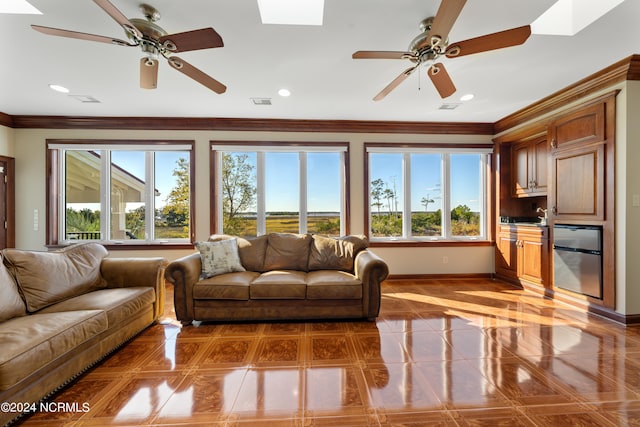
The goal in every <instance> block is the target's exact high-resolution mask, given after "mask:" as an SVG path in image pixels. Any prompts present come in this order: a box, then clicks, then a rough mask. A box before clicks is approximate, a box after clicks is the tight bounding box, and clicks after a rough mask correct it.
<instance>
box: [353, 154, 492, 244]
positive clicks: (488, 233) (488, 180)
mask: <svg viewBox="0 0 640 427" xmlns="http://www.w3.org/2000/svg"><path fill="white" fill-rule="evenodd" d="M371 153H398V154H402V162H403V176H402V180H403V183H402V184H403V185H402V190H403V193H402V201H403V205H402V207H403V209H402V215H403V218H402V219H403V222H402V224H403V225H402V230H403V233H402V236H401V237H373V235H372V232H371V212H372V209H371V206H372V205H371V200H370V196H371V194H370V193H371V169H370V159H369V154H371ZM429 153H431V154H436V153H440V154H484V155H485V156H486V158H485V162H484V165H483V166H484V167H483V168H482V169H481V174H482V180H483V182H482V183H481V189H482V191H483V200H482V202H481V209H484V217H483V218H482V219H481V221H482V223H481V229H482V230H484V235H483V236H478V237H477V238H475V237H466V236H459V237H458V236H450V229H449V230H447V233H449V235H448V236H444V237H436V238H433V237H431V236H415V237H414V236H410V235H407V231H408V230H409V231H410V229H411V223H410V220H411V217H410V215H409V216H408V217H407V210H406V207H407V206H410V204H411V202H410V198H411V193H410V191H411V186H410V185H408V186H407V185H406V179H409V180H410V175H411V169H410V165H409V167H408V168H407V169H406V170H405V168H404V162H405V161H406V159H407V158H410V157H411V155H412V154H429ZM363 157H364V161H363V165H364V183H363V184H364V191H363V195H364V203H363V206H364V231H365V234H366V236H367V238H368V239H369V242H370V245H371V246H372V247H375V246H378V247H421V246H427V247H428V246H438V247H443V246H490V245H492V235H493V230H492V228H491V227H492V225H491V224H492V223H491V221H490V218H491V216H492V211H493V205H492V202H491V201H492V200H493V191H492V189H493V184H492V182H493V181H494V175H493V173H492V163H493V145H488V144H473V143H472V144H468V143H467V144H465V143H460V144H456V143H449V144H446V143H442V144H440V143H389V142H365V143H364V149H363ZM442 167H443V170H442V171H441V173H442V174H443V177H442V181H443V182H442V183H441V185H442V186H447V187H446V191H447V198H446V199H447V200H443V204H442V212H443V218H442V219H443V221H444V220H445V215H446V216H447V218H448V219H447V222H449V221H450V211H451V209H450V208H448V206H449V205H450V201H449V199H450V182H448V181H449V172H450V162H443V166H442ZM443 191H445V188H443ZM443 199H444V196H443ZM445 212H448V213H446V214H445ZM443 227H445V225H443ZM448 228H450V227H448Z"/></svg>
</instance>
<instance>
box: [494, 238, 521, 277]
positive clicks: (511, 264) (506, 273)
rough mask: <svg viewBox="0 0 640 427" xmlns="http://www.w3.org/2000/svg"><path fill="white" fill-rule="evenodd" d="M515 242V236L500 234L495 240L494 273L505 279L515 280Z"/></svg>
mask: <svg viewBox="0 0 640 427" xmlns="http://www.w3.org/2000/svg"><path fill="white" fill-rule="evenodd" d="M517 249H518V248H517V240H516V235H515V234H511V233H500V234H498V237H497V240H496V273H497V274H498V275H499V276H501V277H504V278H507V279H517V277H518V271H517V260H518V251H517Z"/></svg>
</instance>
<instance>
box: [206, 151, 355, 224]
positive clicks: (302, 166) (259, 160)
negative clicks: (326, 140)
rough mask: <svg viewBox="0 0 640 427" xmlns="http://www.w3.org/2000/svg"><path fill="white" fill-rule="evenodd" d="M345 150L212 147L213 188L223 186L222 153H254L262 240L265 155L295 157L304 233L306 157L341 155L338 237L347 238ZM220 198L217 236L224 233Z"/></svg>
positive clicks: (219, 197)
mask: <svg viewBox="0 0 640 427" xmlns="http://www.w3.org/2000/svg"><path fill="white" fill-rule="evenodd" d="M347 149H348V147H346V146H344V145H335V146H333V145H323V146H305V145H269V146H267V147H265V146H258V145H225V144H212V145H211V150H212V151H215V152H216V153H217V155H216V158H215V162H216V175H215V180H216V185H217V183H220V182H222V153H256V214H257V219H256V234H257V235H258V236H262V235H265V234H267V224H266V206H265V203H266V200H265V192H266V186H265V181H266V179H265V176H266V166H265V164H266V161H265V156H266V154H267V153H298V155H299V161H298V180H299V184H300V190H299V199H298V200H299V205H298V212H299V215H300V216H299V226H298V227H299V233H301V234H304V233H307V231H308V229H307V217H308V212H307V196H308V194H307V188H308V187H307V173H308V171H307V154H308V153H339V154H340V182H341V183H342V185H341V186H340V235H345V234H346V205H347V202H346V200H345V194H346V193H345V192H346V189H345V188H344V187H345V186H346V185H347V183H346V182H345V181H346V176H345V173H346V172H345V167H344V164H345V155H346V152H347ZM222 198H223V194H222V193H221V192H218V197H217V200H216V201H215V203H216V215H217V217H218V218H220V221H218V223H217V230H215V232H216V233H219V234H221V233H223V227H224V224H223V221H222V218H223V212H222V205H223V203H222Z"/></svg>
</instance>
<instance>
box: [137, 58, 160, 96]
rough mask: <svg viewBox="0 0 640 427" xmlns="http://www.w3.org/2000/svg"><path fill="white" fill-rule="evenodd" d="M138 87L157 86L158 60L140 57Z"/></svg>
mask: <svg viewBox="0 0 640 427" xmlns="http://www.w3.org/2000/svg"><path fill="white" fill-rule="evenodd" d="M140 87H141V88H142V89H155V88H157V87H158V60H157V59H150V58H147V57H144V58H140Z"/></svg>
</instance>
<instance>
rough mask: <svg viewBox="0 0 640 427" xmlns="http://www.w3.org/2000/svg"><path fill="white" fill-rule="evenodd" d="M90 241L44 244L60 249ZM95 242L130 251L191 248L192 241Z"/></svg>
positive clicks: (48, 247)
mask: <svg viewBox="0 0 640 427" xmlns="http://www.w3.org/2000/svg"><path fill="white" fill-rule="evenodd" d="M89 242H91V241H90V240H84V241H78V242H73V243H62V244H53V245H46V247H47V249H48V250H56V249H60V248H65V247H67V246H71V245H76V244H78V243H89ZM93 242H95V243H99V244H101V245H102V246H104V247H105V248H107V250H110V251H117V250H127V251H131V250H145V251H147V250H159V251H162V250H175V249H193V248H194V247H193V243H189V242H179V243H169V242H167V243H151V242H149V243H107V242H101V241H98V240H95V241H93Z"/></svg>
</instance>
